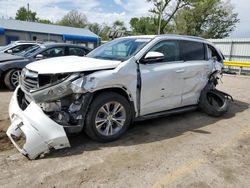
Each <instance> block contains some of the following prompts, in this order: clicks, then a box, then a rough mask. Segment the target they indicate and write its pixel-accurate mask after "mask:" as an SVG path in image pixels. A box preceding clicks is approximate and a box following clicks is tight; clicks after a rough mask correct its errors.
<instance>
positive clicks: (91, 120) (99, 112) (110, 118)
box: [85, 92, 132, 142]
mask: <svg viewBox="0 0 250 188" xmlns="http://www.w3.org/2000/svg"><path fill="white" fill-rule="evenodd" d="M131 116H132V114H131V108H130V105H129V102H128V101H127V99H126V98H125V97H123V96H121V95H119V94H117V93H114V92H107V93H102V94H101V95H98V96H97V97H96V98H94V99H93V102H92V104H91V105H90V109H89V111H88V113H87V118H86V124H85V132H86V133H87V134H88V135H89V136H90V137H91V138H92V139H94V140H97V141H100V142H110V141H113V140H116V139H117V138H119V137H120V136H121V135H122V134H123V133H124V132H125V131H126V130H127V128H128V127H129V124H130V122H131Z"/></svg>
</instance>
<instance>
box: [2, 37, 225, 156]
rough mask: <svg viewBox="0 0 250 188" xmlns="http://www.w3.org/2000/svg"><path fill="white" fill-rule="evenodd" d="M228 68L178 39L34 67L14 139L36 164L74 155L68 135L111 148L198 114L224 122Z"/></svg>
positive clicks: (131, 43)
mask: <svg viewBox="0 0 250 188" xmlns="http://www.w3.org/2000/svg"><path fill="white" fill-rule="evenodd" d="M222 67H223V56H222V54H221V53H220V51H219V50H217V49H216V48H215V46H213V44H212V43H210V42H208V41H206V40H204V39H202V38H198V37H191V36H179V35H159V36H132V37H124V38H119V39H116V40H113V41H111V42H108V43H106V44H104V45H102V46H100V47H98V48H96V49H95V50H93V51H91V52H90V53H89V54H88V55H87V57H76V56H68V57H59V58H52V59H46V60H41V61H38V62H35V63H31V64H29V65H27V66H26V68H25V69H23V71H22V74H21V83H20V86H19V87H18V88H17V89H16V90H15V92H14V95H13V97H12V100H11V103H10V108H9V113H10V118H11V122H12V123H11V126H10V127H9V129H8V131H7V135H8V136H9V138H10V139H11V141H12V142H13V144H14V145H15V146H16V147H17V148H18V150H19V151H20V152H21V153H22V154H24V155H26V156H27V157H29V158H30V159H34V158H37V157H38V156H40V155H41V154H44V153H47V152H49V150H50V149H51V148H55V149H59V148H64V147H69V146H70V143H69V140H68V137H67V134H71V133H78V132H81V131H82V130H84V131H85V132H86V133H87V134H88V135H89V136H90V137H91V138H92V139H94V140H97V141H100V142H109V141H113V140H115V139H117V138H119V137H120V136H121V135H122V134H123V133H124V132H125V131H126V130H127V129H128V127H129V125H130V124H131V123H132V122H133V121H138V120H145V119H150V118H155V117H160V116H165V115H169V114H172V113H182V112H186V111H190V110H194V109H197V107H198V106H199V107H200V108H201V109H202V110H203V111H205V112H207V113H208V114H209V115H213V116H220V115H222V114H224V113H225V112H226V111H227V108H228V102H227V97H228V95H227V94H225V93H222V92H220V91H218V90H216V89H215V86H216V84H217V79H218V75H219V74H220V73H221V70H222ZM152 126H154V125H152ZM21 136H23V138H25V140H24V143H23V144H22V145H19V144H18V143H19V142H16V138H19V137H21Z"/></svg>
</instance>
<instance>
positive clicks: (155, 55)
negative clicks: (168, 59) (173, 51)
mask: <svg viewBox="0 0 250 188" xmlns="http://www.w3.org/2000/svg"><path fill="white" fill-rule="evenodd" d="M162 60H164V54H163V53H160V52H154V51H152V52H148V53H147V54H146V55H145V57H144V58H143V59H142V60H141V61H142V63H151V62H159V61H162Z"/></svg>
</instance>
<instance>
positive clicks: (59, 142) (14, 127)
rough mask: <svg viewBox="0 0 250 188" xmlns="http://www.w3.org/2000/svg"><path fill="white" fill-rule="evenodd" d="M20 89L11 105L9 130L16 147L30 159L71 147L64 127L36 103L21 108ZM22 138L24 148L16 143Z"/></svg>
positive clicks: (15, 93)
mask: <svg viewBox="0 0 250 188" xmlns="http://www.w3.org/2000/svg"><path fill="white" fill-rule="evenodd" d="M19 89H20V87H18V88H17V89H16V90H15V92H14V94H13V97H12V99H11V102H10V105H9V115H10V119H11V125H10V127H9V128H8V130H7V135H8V137H9V138H10V140H11V142H12V143H13V144H14V145H15V147H16V148H17V149H18V150H19V151H20V152H21V153H22V154H23V155H25V156H27V157H28V158H29V159H35V158H37V157H38V156H40V155H41V154H45V153H48V152H49V150H50V149H51V148H54V149H61V148H65V147H70V143H69V140H68V138H67V135H66V132H65V130H64V128H63V126H61V125H59V124H57V123H56V122H54V121H53V120H51V119H50V118H49V117H48V116H47V115H46V114H44V112H43V111H42V109H41V108H40V107H39V106H38V105H37V104H36V103H34V102H31V103H30V104H29V105H28V106H27V108H26V109H25V110H22V109H21V108H20V106H19V104H18V99H17V97H18V96H17V95H18V90H19ZM21 137H24V139H25V143H24V145H23V146H19V144H18V143H19V142H18V141H17V142H16V139H19V138H21Z"/></svg>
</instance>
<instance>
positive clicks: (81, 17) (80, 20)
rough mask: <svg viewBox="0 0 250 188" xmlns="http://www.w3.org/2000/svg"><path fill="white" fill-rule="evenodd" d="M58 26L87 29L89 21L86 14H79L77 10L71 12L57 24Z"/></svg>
mask: <svg viewBox="0 0 250 188" xmlns="http://www.w3.org/2000/svg"><path fill="white" fill-rule="evenodd" d="M57 24H58V25H64V26H70V27H78V28H85V27H86V26H87V25H88V20H87V17H86V15H85V14H82V13H79V12H78V11H76V10H71V11H70V12H69V13H67V14H66V15H65V16H63V18H62V19H61V20H60V21H59V22H57Z"/></svg>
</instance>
